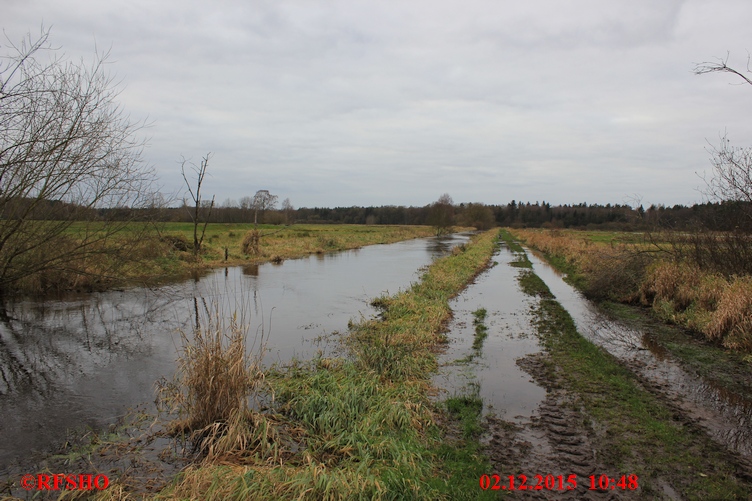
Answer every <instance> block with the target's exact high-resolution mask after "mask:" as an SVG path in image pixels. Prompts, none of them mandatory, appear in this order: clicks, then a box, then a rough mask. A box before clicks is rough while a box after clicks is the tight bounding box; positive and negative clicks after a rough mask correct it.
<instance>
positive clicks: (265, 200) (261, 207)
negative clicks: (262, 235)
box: [252, 190, 278, 224]
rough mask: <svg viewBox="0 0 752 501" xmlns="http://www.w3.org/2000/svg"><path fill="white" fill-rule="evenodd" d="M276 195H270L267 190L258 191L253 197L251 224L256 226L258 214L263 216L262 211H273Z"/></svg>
mask: <svg viewBox="0 0 752 501" xmlns="http://www.w3.org/2000/svg"><path fill="white" fill-rule="evenodd" d="M277 198H278V197H277V195H272V194H271V193H269V191H268V190H258V191H257V192H256V194H255V195H254V196H253V205H252V207H253V211H254V212H253V224H258V213H259V211H260V212H261V217H263V216H264V211H267V210H273V209H274V208H275V207H276V205H277Z"/></svg>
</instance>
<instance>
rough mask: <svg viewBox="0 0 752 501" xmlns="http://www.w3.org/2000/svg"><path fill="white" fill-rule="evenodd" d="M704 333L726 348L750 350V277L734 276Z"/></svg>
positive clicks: (751, 317) (751, 288) (751, 328)
mask: <svg viewBox="0 0 752 501" xmlns="http://www.w3.org/2000/svg"><path fill="white" fill-rule="evenodd" d="M705 334H706V335H707V336H708V337H709V338H711V339H723V344H724V346H726V347H727V348H732V349H739V350H745V351H752V277H750V276H745V277H735V278H734V279H733V280H732V282H731V283H730V284H729V285H728V287H726V288H725V289H724V291H723V293H722V294H721V297H720V300H719V301H718V307H717V309H716V310H715V311H714V312H713V315H712V317H711V319H710V322H709V324H708V325H707V327H706V329H705Z"/></svg>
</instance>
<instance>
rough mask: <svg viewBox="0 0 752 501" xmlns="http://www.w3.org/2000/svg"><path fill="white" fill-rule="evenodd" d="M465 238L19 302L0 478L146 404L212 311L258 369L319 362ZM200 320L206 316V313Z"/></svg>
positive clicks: (11, 331)
mask: <svg viewBox="0 0 752 501" xmlns="http://www.w3.org/2000/svg"><path fill="white" fill-rule="evenodd" d="M468 238H469V237H468V235H454V236H450V237H444V238H441V239H437V238H429V239H417V240H410V241H405V242H398V243H394V244H389V245H374V246H368V247H364V248H361V249H358V250H351V251H345V252H338V253H329V254H319V255H312V256H309V257H307V258H303V259H296V260H288V261H285V262H284V263H282V264H278V265H276V264H272V263H266V264H262V265H254V266H245V267H233V268H226V269H217V270H213V271H212V272H210V273H208V274H206V275H204V276H202V277H200V278H196V279H193V280H187V281H184V282H181V283H178V284H172V285H168V286H163V287H158V288H153V289H148V288H133V289H128V290H123V291H109V292H103V293H94V294H81V295H71V296H67V297H64V298H59V299H55V300H46V301H32V300H21V301H16V302H14V303H8V304H6V305H5V308H4V311H3V312H2V314H0V415H2V419H1V420H0V473H2V470H3V469H4V468H5V467H7V466H8V465H10V464H11V463H13V462H14V461H17V460H23V459H27V458H28V457H29V456H30V455H32V454H33V453H34V452H35V451H40V452H43V451H46V450H49V449H50V448H51V447H54V446H55V444H57V443H59V442H61V441H63V440H65V438H66V430H68V429H80V428H81V427H86V426H90V427H92V428H94V429H100V428H102V427H104V426H107V425H109V424H111V423H113V422H115V421H116V420H117V419H118V417H120V416H122V415H124V414H125V413H126V412H127V411H128V410H129V409H130V408H132V407H134V406H136V405H139V404H142V403H144V402H153V400H154V388H155V382H156V381H157V380H158V379H160V378H162V377H166V378H170V377H171V376H172V375H173V374H174V371H175V360H176V358H177V353H178V350H179V348H180V346H181V344H180V343H181V341H180V331H183V332H192V329H193V328H194V327H195V325H196V322H197V321H198V322H199V323H202V322H203V323H205V322H206V321H207V317H208V316H211V314H212V313H213V312H219V317H220V318H222V319H224V321H225V322H229V318H230V317H231V316H232V315H237V316H238V318H239V319H241V320H242V322H243V323H244V325H246V326H247V329H248V333H249V341H250V342H251V343H253V342H255V348H254V349H258V346H259V345H260V344H261V343H262V341H263V343H264V344H265V345H266V349H267V351H266V355H265V356H264V364H265V365H266V366H269V365H271V364H274V363H282V364H284V363H287V362H289V361H290V360H292V359H293V358H296V357H297V358H301V359H307V358H311V357H312V356H315V355H316V354H317V353H318V352H319V351H320V352H321V353H324V354H326V353H329V352H330V351H331V350H335V349H336V346H337V343H334V342H332V343H329V342H328V338H329V337H330V336H331V335H332V334H334V333H335V332H337V331H344V330H346V329H347V325H348V322H349V321H350V320H358V319H359V318H360V317H361V316H362V317H366V318H367V317H370V316H373V315H375V314H376V313H377V312H376V311H375V310H374V309H373V308H372V307H371V306H370V304H369V302H370V300H371V299H373V298H374V297H376V296H379V295H380V294H383V293H389V294H393V293H396V292H397V291H398V290H400V289H404V288H407V287H409V286H410V284H411V283H412V282H414V281H417V280H418V279H419V278H420V270H421V269H422V268H423V267H425V266H427V265H428V264H430V263H431V261H432V260H433V259H434V258H436V257H438V256H441V255H444V254H446V253H447V252H448V251H450V250H451V248H452V247H453V246H454V245H456V244H459V243H462V242H466V241H467V240H468ZM207 311H208V312H209V315H207Z"/></svg>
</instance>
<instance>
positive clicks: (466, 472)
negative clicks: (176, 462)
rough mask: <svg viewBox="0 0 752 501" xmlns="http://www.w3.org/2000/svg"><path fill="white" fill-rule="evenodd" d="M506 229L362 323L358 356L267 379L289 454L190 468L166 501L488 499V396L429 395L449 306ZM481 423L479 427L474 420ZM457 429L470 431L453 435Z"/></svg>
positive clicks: (283, 448)
mask: <svg viewBox="0 0 752 501" xmlns="http://www.w3.org/2000/svg"><path fill="white" fill-rule="evenodd" d="M495 237H496V235H495V232H487V233H485V234H481V235H478V236H476V237H474V238H473V241H472V243H471V244H470V245H467V246H465V248H464V249H463V250H462V251H460V252H457V253H454V254H453V255H451V256H447V257H445V258H442V259H439V260H437V261H435V262H434V263H433V264H432V265H431V266H430V267H429V268H428V269H427V271H426V272H425V273H424V275H423V276H422V277H421V280H420V281H419V282H418V283H415V284H413V286H412V287H411V288H410V289H409V290H406V291H403V292H400V293H399V294H396V295H394V296H389V297H382V298H378V300H377V302H378V304H379V307H380V308H381V310H382V314H381V317H382V318H381V320H370V321H365V322H363V323H360V324H358V325H353V326H352V328H351V331H350V333H349V335H348V336H347V339H346V346H347V347H348V349H349V352H350V354H349V356H348V357H345V358H339V359H316V360H312V361H308V362H297V363H294V364H292V365H290V366H289V367H287V368H278V369H276V370H272V371H268V372H267V373H266V375H265V376H266V383H267V384H269V388H270V392H271V393H272V394H273V395H274V405H273V406H272V408H270V409H268V411H267V414H270V415H273V416H274V419H275V420H276V421H277V422H278V425H277V426H278V428H279V429H280V430H281V431H279V433H278V434H277V435H276V437H275V439H274V443H275V444H276V445H277V449H276V451H277V456H275V457H276V458H277V459H275V457H271V456H269V455H266V456H264V455H258V454H257V455H255V456H249V455H246V456H244V457H243V458H242V461H241V460H240V459H241V458H238V457H235V460H234V461H232V462H229V463H228V462H227V461H224V462H223V461H216V460H214V461H209V460H205V461H204V462H202V463H200V464H197V465H195V466H192V467H189V468H187V469H186V470H185V471H183V473H181V474H180V476H179V477H178V478H177V479H176V480H175V482H173V484H172V485H171V486H170V487H168V488H167V489H165V490H163V491H162V492H161V493H160V496H158V497H159V498H163V499H176V498H180V499H198V498H201V499H316V500H319V499H332V500H334V499H431V500H434V499H477V498H478V495H479V494H481V491H480V489H479V488H478V486H477V482H478V478H479V475H480V474H481V473H485V472H487V464H486V462H485V461H484V460H483V459H482V457H481V456H480V454H479V452H478V444H477V434H476V431H477V429H478V428H477V426H478V424H477V423H478V421H477V420H478V419H479V408H480V407H481V406H482V404H481V403H479V401H478V400H477V396H475V397H473V396H470V397H467V398H465V399H464V400H463V399H462V397H458V400H456V401H452V400H450V401H449V402H448V403H447V404H446V405H445V406H443V407H442V406H437V405H436V404H434V403H432V402H431V401H430V398H429V394H430V389H431V388H430V379H429V377H430V375H431V373H432V371H434V370H435V369H436V367H437V363H436V350H435V348H436V346H437V343H441V342H444V341H445V335H444V333H443V330H444V328H445V325H446V323H447V321H448V320H449V318H450V314H451V311H450V309H449V306H448V301H449V299H450V298H451V297H453V296H454V295H456V294H457V293H458V292H459V291H460V290H461V289H462V288H464V286H465V285H466V284H467V283H468V282H469V281H471V280H472V279H473V278H474V277H475V276H476V275H477V274H478V273H479V272H480V271H481V270H482V269H483V268H484V267H485V266H487V265H488V262H489V260H490V256H491V254H492V252H493V250H494V248H495V245H496V242H495ZM473 422H475V425H473V424H472V423H473ZM454 427H457V428H461V429H462V430H464V431H463V432H462V433H457V434H456V435H457V436H454V434H452V433H451V429H453V428H454Z"/></svg>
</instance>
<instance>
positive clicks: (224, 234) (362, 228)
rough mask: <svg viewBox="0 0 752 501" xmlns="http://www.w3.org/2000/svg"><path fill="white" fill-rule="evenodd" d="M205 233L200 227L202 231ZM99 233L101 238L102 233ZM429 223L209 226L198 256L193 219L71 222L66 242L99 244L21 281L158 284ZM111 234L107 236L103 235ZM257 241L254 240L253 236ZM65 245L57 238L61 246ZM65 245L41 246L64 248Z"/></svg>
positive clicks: (54, 287) (401, 236) (391, 237)
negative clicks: (108, 224) (113, 224)
mask: <svg viewBox="0 0 752 501" xmlns="http://www.w3.org/2000/svg"><path fill="white" fill-rule="evenodd" d="M199 231H200V228H199ZM98 232H100V233H102V236H101V237H100V236H98ZM434 234H435V229H434V228H431V227H429V226H390V225H291V226H273V225H259V226H258V227H257V228H255V227H254V225H252V224H220V223H214V224H209V225H208V226H207V227H206V233H205V236H204V240H203V242H202V244H201V246H200V252H199V253H198V255H196V253H195V252H194V241H193V225H192V224H190V223H159V224H156V225H155V224H148V225H147V224H138V223H128V224H127V225H123V226H121V227H119V228H117V231H112V230H111V229H109V230H106V231H105V230H104V229H103V228H100V227H98V226H97V225H96V224H94V225H92V224H78V223H76V224H73V225H72V226H71V227H69V228H68V229H67V230H66V232H65V239H64V241H65V242H67V243H68V245H70V246H72V247H74V246H76V245H77V243H78V242H81V241H83V240H84V239H88V240H89V241H95V243H93V244H91V245H89V247H88V250H86V252H81V253H80V256H78V257H77V258H76V259H74V260H71V261H66V262H63V263H61V265H60V266H50V267H49V268H47V269H44V270H42V271H40V272H37V273H34V274H31V275H30V276H27V277H25V278H24V279H23V280H20V281H19V282H18V283H16V284H15V286H16V287H17V289H18V290H20V291H21V292H24V293H26V294H31V295H34V294H44V293H50V292H65V291H70V290H75V291H92V290H102V289H106V288H111V287H122V286H127V285H130V284H154V283H160V282H165V281H171V280H175V279H180V278H182V277H186V276H188V275H189V274H191V273H194V272H196V271H200V270H202V269H205V268H211V267H219V266H237V265H245V264H255V263H262V262H267V261H273V262H276V263H280V262H282V261H284V260H285V259H295V258H300V257H303V256H307V255H310V254H323V253H326V252H334V251H341V250H346V249H357V248H360V247H363V246H366V245H374V244H388V243H392V242H397V241H400V240H409V239H413V238H421V237H427V236H432V235H434ZM105 235H106V236H105ZM254 239H255V240H254ZM57 245H58V247H59V245H60V244H59V243H58V244H57ZM59 250H60V249H59V248H51V249H46V250H43V252H45V253H48V254H50V253H55V252H58V251H59Z"/></svg>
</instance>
